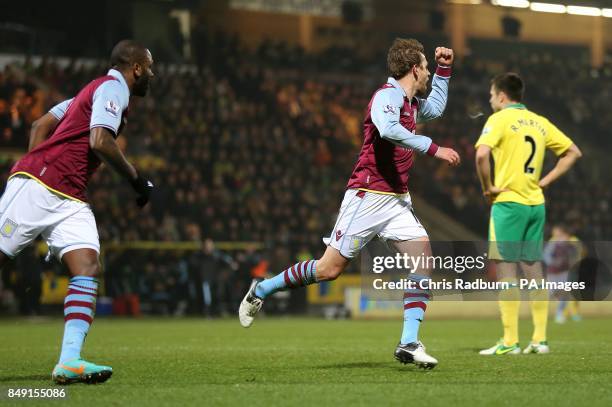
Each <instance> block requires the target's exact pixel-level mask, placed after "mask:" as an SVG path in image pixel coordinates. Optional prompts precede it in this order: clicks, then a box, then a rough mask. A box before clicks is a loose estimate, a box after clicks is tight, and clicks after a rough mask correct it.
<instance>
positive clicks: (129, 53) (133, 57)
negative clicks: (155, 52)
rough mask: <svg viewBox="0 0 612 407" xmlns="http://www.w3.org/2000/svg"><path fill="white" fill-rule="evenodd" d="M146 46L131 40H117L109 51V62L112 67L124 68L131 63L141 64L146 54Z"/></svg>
mask: <svg viewBox="0 0 612 407" xmlns="http://www.w3.org/2000/svg"><path fill="white" fill-rule="evenodd" d="M148 52H149V51H148V50H147V48H145V47H144V46H143V45H142V44H140V43H138V42H136V41H133V40H123V41H119V43H117V45H115V48H113V51H112V52H111V57H110V64H111V66H112V67H116V68H119V69H125V68H128V67H130V66H132V65H133V64H142V63H143V62H144V61H145V60H146V58H147V54H148Z"/></svg>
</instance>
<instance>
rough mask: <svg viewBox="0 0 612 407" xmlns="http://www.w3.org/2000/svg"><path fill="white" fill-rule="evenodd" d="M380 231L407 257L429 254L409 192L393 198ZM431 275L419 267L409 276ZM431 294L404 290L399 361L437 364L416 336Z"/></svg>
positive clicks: (425, 276)
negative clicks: (392, 207) (391, 209)
mask: <svg viewBox="0 0 612 407" xmlns="http://www.w3.org/2000/svg"><path fill="white" fill-rule="evenodd" d="M379 235H380V237H381V238H382V239H384V240H386V241H387V242H389V244H390V246H391V247H392V248H393V249H394V250H396V251H397V252H398V253H401V254H407V255H408V256H410V257H421V256H426V257H427V256H430V255H431V245H430V243H429V237H428V236H427V231H426V230H425V228H424V227H423V225H421V222H419V220H418V218H417V217H416V215H415V214H414V211H413V209H412V202H411V199H410V196H409V195H406V196H398V197H396V198H395V208H394V216H393V218H391V219H390V220H389V222H388V223H387V224H386V225H385V226H384V228H383V229H382V230H381V232H380V234H379ZM430 275H431V270H430V269H428V268H425V267H421V268H419V269H417V270H413V272H411V273H410V275H409V276H408V278H409V279H411V280H413V281H415V282H417V283H418V282H419V281H420V280H423V279H426V278H429V277H430ZM430 296H431V293H430V291H429V290H422V289H409V290H406V291H405V292H404V296H403V302H404V325H403V329H402V336H401V338H400V343H399V345H398V346H397V347H396V349H395V353H394V356H395V358H396V359H397V360H398V361H400V362H401V363H414V364H416V365H417V366H419V367H422V368H426V369H432V368H434V367H435V366H436V365H437V364H438V361H437V360H436V359H435V358H434V357H432V356H430V355H428V354H427V353H426V352H425V346H423V344H422V343H421V341H419V339H418V334H419V327H420V325H421V322H422V321H423V317H424V315H425V310H426V309H427V303H428V302H429V299H430Z"/></svg>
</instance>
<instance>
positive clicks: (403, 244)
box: [389, 236, 431, 345]
mask: <svg viewBox="0 0 612 407" xmlns="http://www.w3.org/2000/svg"><path fill="white" fill-rule="evenodd" d="M389 243H390V245H391V246H392V247H393V248H394V249H395V250H396V251H397V252H398V253H401V254H407V255H408V256H409V257H420V256H425V257H427V256H431V245H430V243H429V238H428V237H427V236H424V237H419V238H416V239H413V240H405V241H391V242H389ZM430 276H431V270H430V269H428V268H424V267H422V268H419V269H417V270H414V273H410V275H409V276H408V278H409V279H410V280H412V281H415V282H417V283H418V282H419V281H420V280H423V279H427V278H429V277H430ZM430 297H431V292H430V290H422V289H419V288H415V289H412V290H406V291H405V292H404V297H403V301H404V328H403V329H402V337H401V340H400V344H402V345H406V344H409V343H413V342H418V340H419V327H420V325H421V323H422V322H423V318H424V316H425V311H426V310H427V304H428V302H429V300H430Z"/></svg>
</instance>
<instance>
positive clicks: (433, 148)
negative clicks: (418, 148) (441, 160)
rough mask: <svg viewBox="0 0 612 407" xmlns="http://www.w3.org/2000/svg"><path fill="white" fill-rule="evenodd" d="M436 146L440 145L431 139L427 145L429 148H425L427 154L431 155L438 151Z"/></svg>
mask: <svg viewBox="0 0 612 407" xmlns="http://www.w3.org/2000/svg"><path fill="white" fill-rule="evenodd" d="M438 148H440V147H439V146H438V145H437V144H436V143H434V142H433V141H432V142H431V144H430V145H429V148H428V149H427V155H429V156H431V157H433V156H434V155H436V153H437V152H438Z"/></svg>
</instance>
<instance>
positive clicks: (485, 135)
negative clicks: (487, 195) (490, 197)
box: [476, 103, 573, 205]
mask: <svg viewBox="0 0 612 407" xmlns="http://www.w3.org/2000/svg"><path fill="white" fill-rule="evenodd" d="M572 144H573V142H572V140H570V139H569V137H567V136H566V135H565V134H563V132H561V130H559V129H558V128H557V127H555V126H554V125H553V124H552V123H551V122H550V121H548V119H546V118H545V117H543V116H540V115H537V114H535V113H533V112H530V111H529V110H527V108H526V107H525V105H523V104H520V103H517V104H513V105H510V106H507V107H506V108H504V109H503V110H500V111H499V112H496V113H494V114H492V115H491V116H490V117H489V119H488V120H487V123H486V124H485V126H484V128H483V130H482V134H481V135H480V138H479V139H478V141H477V142H476V148H478V146H480V145H487V146H489V147H491V149H492V154H493V160H494V162H495V168H494V173H495V180H494V185H495V186H496V187H498V188H502V189H508V191H507V192H502V193H501V194H499V195H498V196H497V197H496V199H495V202H517V203H520V204H523V205H540V204H543V203H544V194H543V193H542V189H541V188H540V187H539V186H538V182H539V180H540V176H541V174H542V166H543V164H544V154H545V152H546V149H550V150H552V151H553V152H554V153H555V154H556V155H561V154H563V153H564V152H565V151H566V150H567V149H568V148H569V147H570V146H571V145H572Z"/></svg>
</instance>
